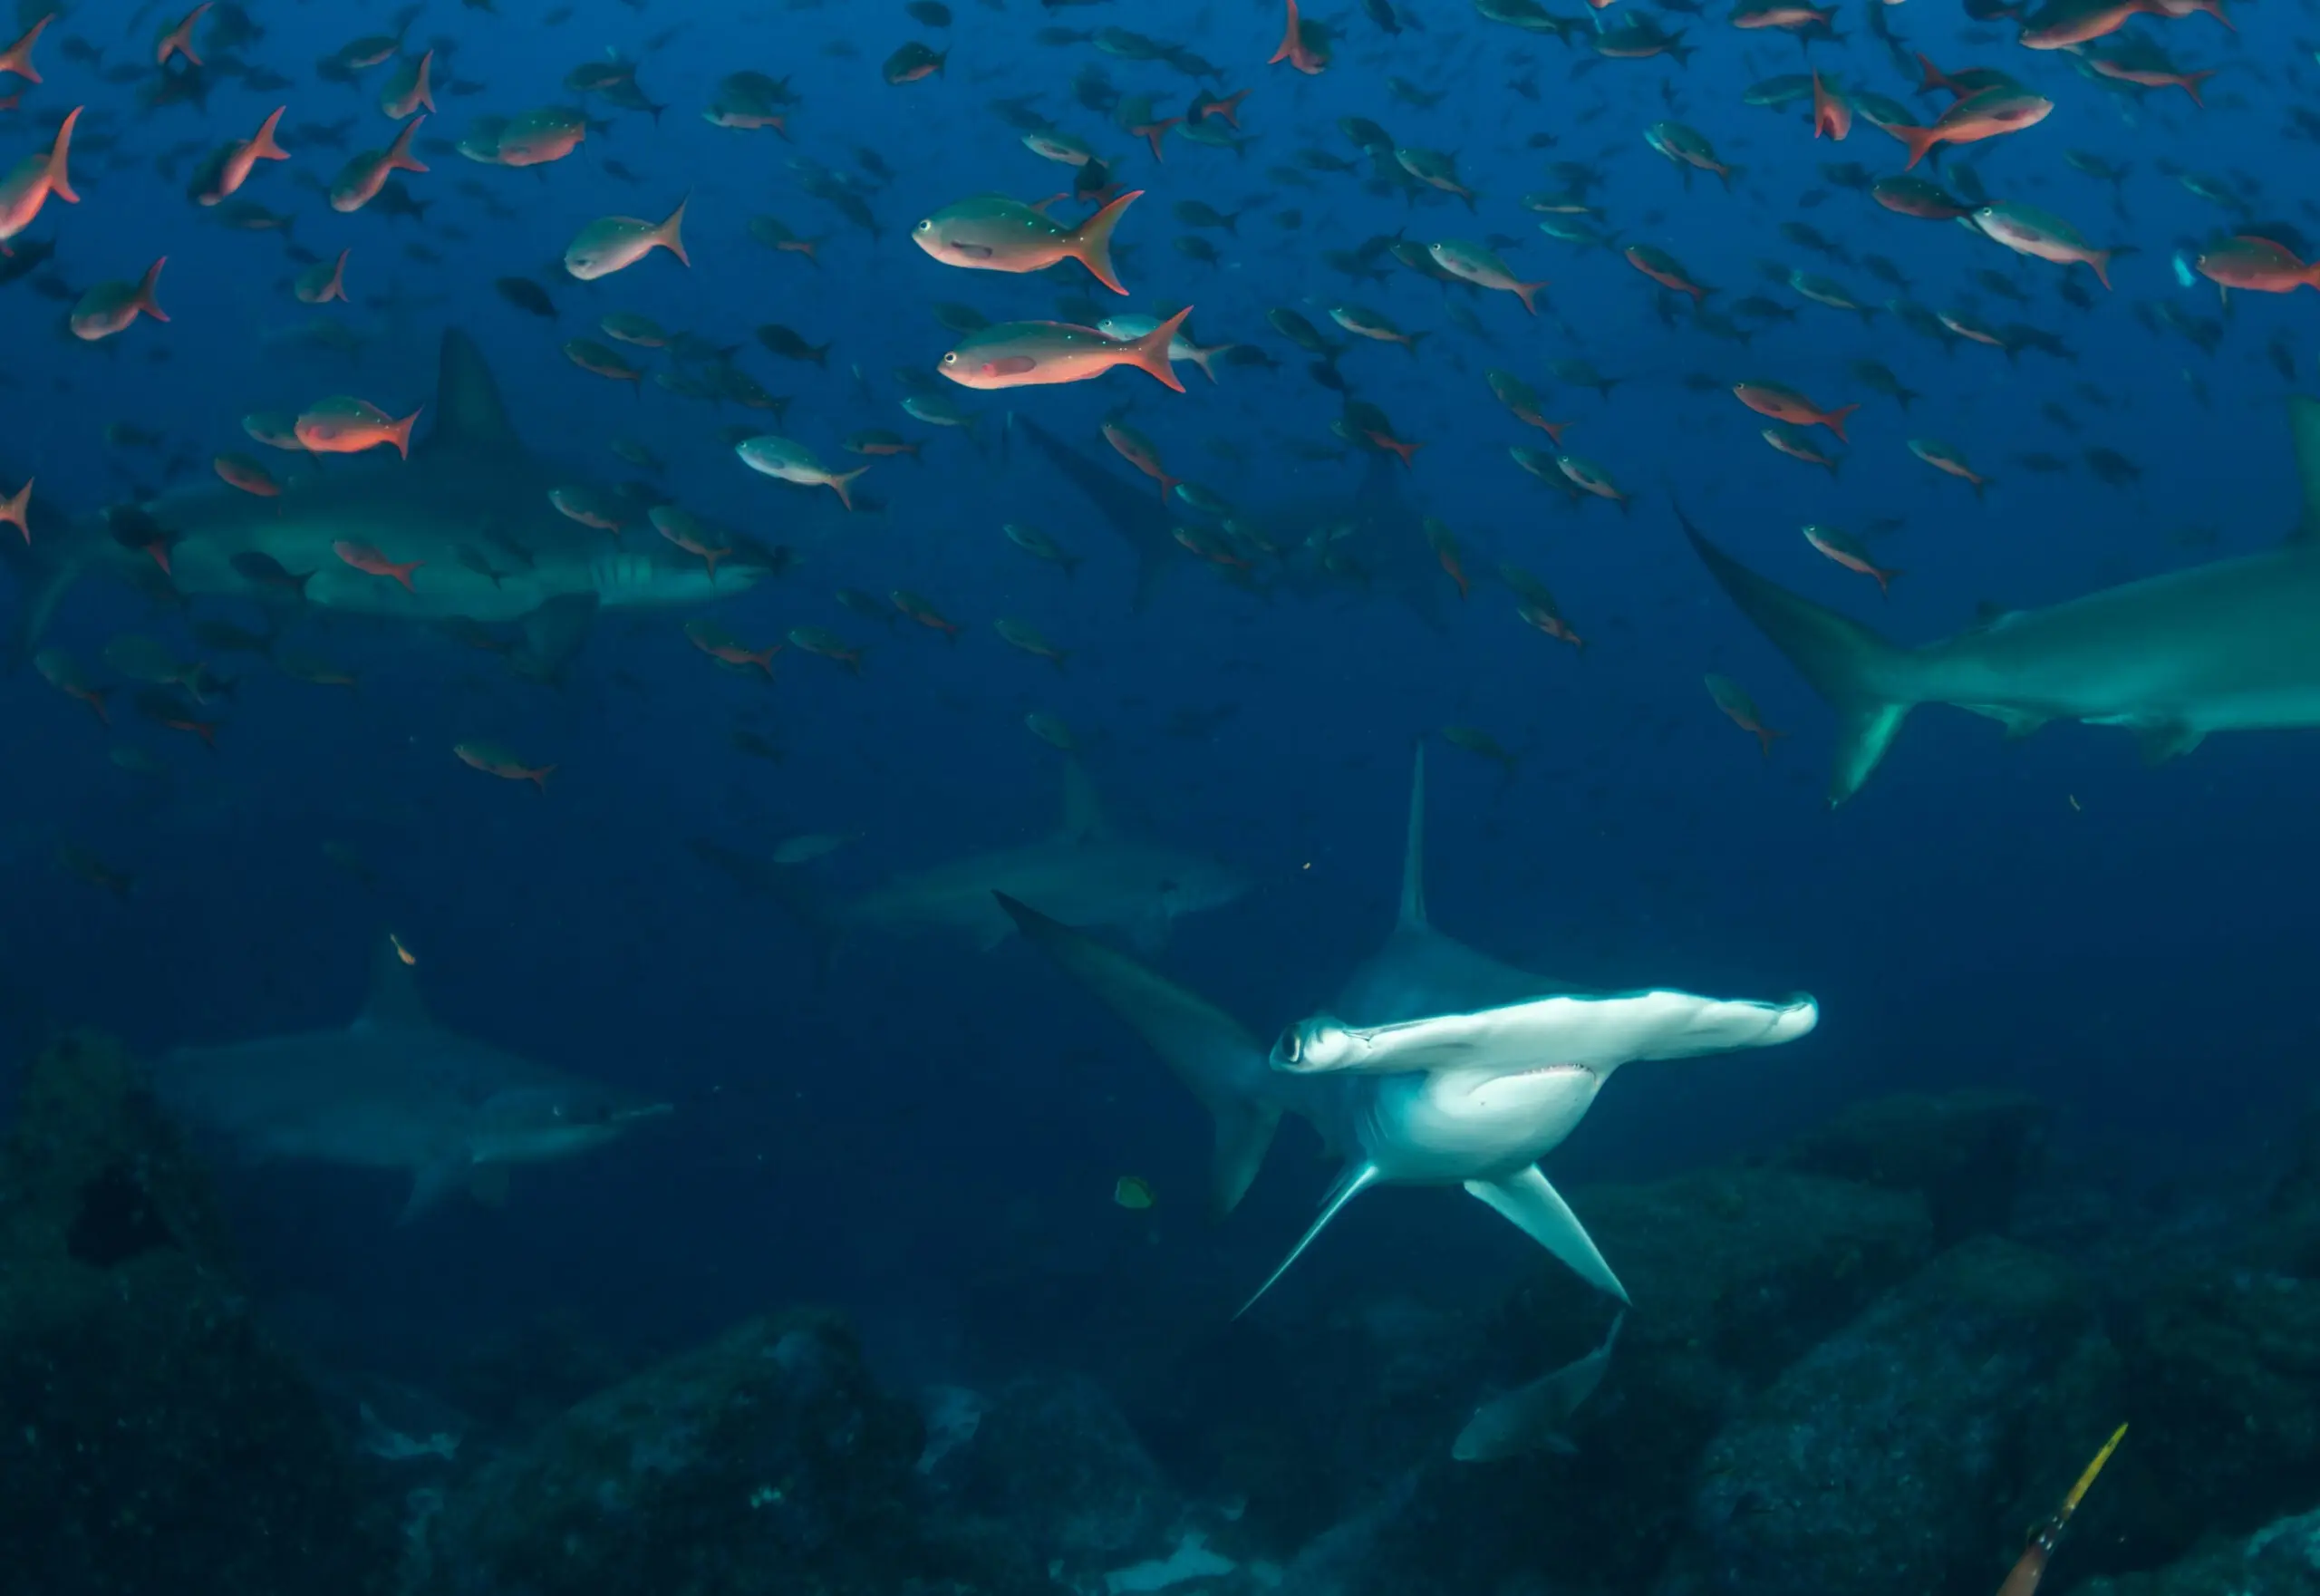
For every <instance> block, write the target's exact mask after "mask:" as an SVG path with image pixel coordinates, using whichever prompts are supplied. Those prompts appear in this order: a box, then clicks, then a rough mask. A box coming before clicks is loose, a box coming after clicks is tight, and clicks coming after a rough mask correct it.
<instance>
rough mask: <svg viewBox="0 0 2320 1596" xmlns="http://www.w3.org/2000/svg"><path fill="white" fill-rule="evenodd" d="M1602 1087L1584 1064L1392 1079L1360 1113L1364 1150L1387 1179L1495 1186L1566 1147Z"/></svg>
mask: <svg viewBox="0 0 2320 1596" xmlns="http://www.w3.org/2000/svg"><path fill="white" fill-rule="evenodd" d="M1602 1086H1603V1078H1602V1077H1601V1076H1600V1075H1599V1074H1597V1073H1596V1072H1595V1071H1594V1070H1592V1069H1588V1068H1587V1067H1586V1066H1584V1065H1579V1064H1553V1065H1542V1066H1541V1067H1540V1068H1539V1069H1533V1070H1531V1071H1529V1072H1527V1073H1524V1074H1519V1075H1508V1074H1505V1073H1503V1072H1502V1071H1499V1070H1477V1071H1472V1072H1460V1071H1445V1072H1438V1073H1429V1074H1424V1075H1397V1076H1389V1077H1386V1078H1384V1079H1380V1080H1379V1081H1378V1082H1377V1088H1376V1090H1375V1091H1374V1092H1372V1093H1371V1094H1370V1095H1369V1098H1368V1103H1367V1104H1366V1105H1365V1106H1364V1108H1363V1109H1362V1112H1361V1118H1360V1128H1359V1132H1358V1134H1359V1137H1360V1141H1361V1146H1362V1151H1363V1152H1364V1153H1366V1154H1367V1155H1368V1161H1369V1164H1370V1166H1372V1167H1373V1168H1375V1169H1376V1170H1377V1178H1378V1179H1380V1180H1384V1181H1390V1182H1395V1183H1397V1184H1404V1185H1456V1184H1459V1183H1462V1182H1464V1181H1469V1180H1496V1179H1499V1178H1501V1177H1503V1176H1504V1175H1510V1174H1512V1173H1513V1172H1514V1171H1516V1170H1519V1169H1522V1168H1523V1167H1524V1166H1528V1165H1530V1164H1532V1163H1535V1162H1536V1161H1537V1160H1539V1159H1540V1158H1542V1157H1543V1156H1545V1155H1547V1154H1548V1153H1551V1152H1552V1151H1553V1150H1554V1149H1555V1148H1556V1147H1559V1146H1561V1145H1562V1142H1563V1139H1564V1138H1565V1137H1568V1136H1570V1135H1571V1132H1572V1131H1574V1130H1576V1129H1577V1128H1578V1127H1579V1122H1580V1120H1581V1119H1584V1118H1585V1117H1587V1110H1588V1109H1589V1108H1591V1107H1593V1105H1594V1102H1595V1094H1596V1093H1597V1092H1599V1091H1600V1090H1601V1089H1602Z"/></svg>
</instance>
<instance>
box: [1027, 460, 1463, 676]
mask: <svg viewBox="0 0 2320 1596" xmlns="http://www.w3.org/2000/svg"><path fill="white" fill-rule="evenodd" d="M1011 428H1012V430H1017V431H1020V432H1021V433H1022V434H1023V435H1024V436H1025V437H1027V438H1029V440H1031V442H1032V443H1033V444H1034V445H1035V446H1036V447H1037V448H1038V449H1039V452H1040V453H1041V454H1042V455H1044V456H1045V457H1046V458H1047V459H1048V461H1049V463H1050V464H1051V465H1053V466H1054V467H1055V469H1057V471H1058V473H1060V474H1061V476H1062V477H1063V479H1065V480H1066V481H1068V482H1069V483H1070V484H1071V485H1072V486H1073V487H1075V488H1078V489H1079V491H1080V492H1081V493H1082V494H1084V495H1086V496H1087V499H1088V501H1089V502H1090V503H1092V504H1094V505H1095V507H1096V508H1097V511H1098V512H1099V513H1100V515H1101V517H1102V518H1103V522H1104V525H1106V526H1107V527H1110V528H1111V529H1112V531H1113V532H1114V533H1115V534H1116V536H1117V537H1118V538H1119V539H1120V541H1121V543H1122V544H1123V545H1125V546H1126V548H1127V550H1128V552H1129V554H1130V555H1131V556H1133V557H1134V558H1135V560H1136V586H1135V589H1134V595H1133V599H1132V604H1133V607H1134V608H1135V609H1136V611H1138V612H1139V613H1140V612H1141V611H1142V610H1143V609H1144V608H1145V605H1147V604H1149V603H1150V602H1151V598H1152V595H1153V593H1154V591H1155V589H1156V588H1157V586H1158V585H1159V582H1160V578H1161V577H1162V576H1164V575H1165V574H1166V573H1167V572H1168V571H1169V570H1171V569H1173V568H1174V567H1175V566H1179V565H1191V564H1197V563H1198V562H1197V560H1196V559H1195V556H1193V555H1191V554H1190V553H1188V552H1186V550H1185V549H1184V548H1183V547H1180V546H1179V545H1178V543H1177V541H1176V536H1175V530H1174V529H1175V528H1176V527H1178V526H1181V525H1183V524H1184V523H1185V522H1187V521H1190V520H1195V519H1197V518H1198V517H1194V515H1193V514H1192V512H1191V511H1189V510H1188V509H1185V508H1182V507H1180V506H1178V505H1176V504H1175V503H1174V500H1172V499H1166V498H1161V497H1160V496H1159V495H1157V494H1155V492H1153V490H1152V487H1151V484H1149V483H1148V482H1145V481H1143V480H1140V479H1131V478H1129V477H1127V476H1126V475H1124V474H1122V473H1121V472H1120V471H1118V470H1116V469H1114V468H1113V467H1112V466H1107V465H1106V464H1104V463H1102V462H1101V461H1099V460H1097V459H1094V458H1093V457H1091V456H1090V455H1089V454H1088V453H1087V452H1085V451H1083V450H1079V449H1078V448H1076V447H1074V446H1073V445H1071V444H1069V443H1067V442H1065V441H1064V440H1062V439H1060V438H1058V437H1057V436H1056V435H1055V434H1054V433H1052V432H1050V431H1049V430H1047V429H1046V428H1044V427H1042V426H1040V425H1039V423H1038V422H1037V421H1032V420H1030V419H1029V417H1026V416H1017V417H1015V418H1013V420H1012V421H1011ZM1402 476H1403V468H1402V467H1401V466H1399V465H1397V464H1396V463H1395V461H1394V459H1393V457H1392V456H1391V455H1388V454H1386V453H1385V452H1383V451H1382V450H1368V452H1367V454H1366V456H1365V458H1364V461H1363V466H1362V476H1361V484H1360V486H1359V487H1358V488H1357V489H1356V490H1355V491H1354V492H1353V493H1352V494H1350V495H1346V494H1333V495H1332V494H1323V495H1315V496H1312V497H1310V498H1305V499H1302V500H1299V501H1295V502H1290V503H1285V504H1282V505H1279V506H1271V507H1268V508H1265V509H1263V510H1261V511H1260V512H1259V516H1258V518H1259V519H1260V520H1261V522H1262V523H1263V524H1264V525H1265V526H1267V527H1270V528H1272V529H1273V530H1274V531H1275V532H1277V533H1278V535H1280V536H1281V537H1284V538H1290V539H1292V540H1293V541H1294V542H1296V543H1297V544H1299V545H1300V546H1303V545H1307V544H1309V543H1310V540H1311V539H1312V537H1313V536H1314V535H1315V534H1317V533H1326V535H1327V536H1326V537H1324V538H1323V539H1322V541H1323V542H1325V543H1327V545H1328V546H1329V548H1330V549H1331V550H1332V551H1333V552H1334V555H1335V557H1336V558H1337V559H1338V560H1339V561H1340V562H1351V564H1349V565H1348V566H1347V567H1346V568H1347V569H1348V570H1352V569H1356V568H1358V571H1359V572H1360V576H1359V578H1358V579H1356V578H1353V577H1350V576H1348V577H1335V576H1330V575H1329V573H1327V572H1325V571H1323V570H1321V569H1320V568H1319V566H1318V565H1310V562H1311V561H1315V560H1318V558H1319V555H1318V554H1315V553H1309V552H1308V550H1307V549H1306V548H1305V547H1299V548H1296V549H1293V550H1292V551H1291V556H1290V557H1291V558H1292V560H1297V561H1306V562H1309V564H1308V565H1299V566H1294V567H1288V568H1277V567H1272V566H1268V567H1267V568H1266V570H1265V571H1264V574H1263V576H1262V577H1261V579H1258V580H1252V581H1250V582H1248V583H1245V584H1244V585H1248V586H1250V587H1252V589H1253V590H1255V591H1257V592H1259V593H1263V594H1270V593H1272V592H1274V591H1276V590H1281V591H1286V592H1290V593H1293V594H1295V595H1298V596H1300V597H1304V598H1314V597H1319V596H1321V595H1325V594H1331V593H1339V594H1342V593H1356V594H1358V593H1359V592H1361V591H1362V590H1363V589H1364V588H1368V589H1371V590H1374V591H1377V592H1380V593H1383V594H1385V595H1387V596H1389V597H1391V598H1392V599H1394V600H1395V601H1396V602H1397V603H1398V604H1400V605H1403V606H1404V607H1405V608H1406V609H1407V610H1408V611H1409V612H1410V614H1412V615H1414V616H1415V617H1416V619H1417V620H1418V622H1419V624H1422V625H1424V626H1425V627H1426V628H1427V630H1429V631H1433V632H1440V631H1442V630H1444V629H1445V624H1446V623H1445V619H1444V615H1443V604H1442V597H1443V593H1444V590H1445V587H1446V586H1447V585H1448V578H1447V577H1445V576H1444V575H1443V572H1442V568H1441V566H1439V565H1438V564H1437V563H1436V561H1435V555H1434V552H1433V550H1432V548H1431V547H1430V546H1429V545H1428V544H1427V542H1426V530H1425V519H1424V517H1421V516H1420V515H1419V514H1418V513H1417V511H1416V509H1415V508H1412V507H1411V505H1410V502H1409V500H1408V498H1406V496H1405V495H1404V493H1403V491H1402Z"/></svg>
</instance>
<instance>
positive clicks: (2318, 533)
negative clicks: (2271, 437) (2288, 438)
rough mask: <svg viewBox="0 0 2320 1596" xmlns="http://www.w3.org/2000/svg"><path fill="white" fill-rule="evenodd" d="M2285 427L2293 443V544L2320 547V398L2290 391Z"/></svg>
mask: <svg viewBox="0 0 2320 1596" xmlns="http://www.w3.org/2000/svg"><path fill="white" fill-rule="evenodd" d="M2287 424H2288V430H2289V431H2290V433H2291V434H2293V437H2294V441H2295V444H2296V487H2297V488H2298V490H2299V498H2298V502H2299V505H2300V507H2301V514H2300V515H2299V517H2298V518H2297V520H2296V530H2295V531H2294V532H2291V533H2290V534H2288V539H2289V541H2290V542H2293V543H2306V544H2311V545H2314V546H2315V547H2320V399H2308V398H2306V397H2305V396H2304V395H2303V394H2301V393H2297V394H2292V395H2290V396H2289V398H2288V401H2287Z"/></svg>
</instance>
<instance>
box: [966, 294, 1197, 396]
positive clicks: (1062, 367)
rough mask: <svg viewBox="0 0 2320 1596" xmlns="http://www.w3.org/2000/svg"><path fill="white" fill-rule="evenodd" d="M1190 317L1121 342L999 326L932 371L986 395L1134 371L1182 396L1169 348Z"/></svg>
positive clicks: (1046, 328) (1084, 333)
mask: <svg viewBox="0 0 2320 1596" xmlns="http://www.w3.org/2000/svg"><path fill="white" fill-rule="evenodd" d="M1191 314H1193V307H1192V306H1191V305H1186V306H1184V309H1182V310H1180V311H1178V312H1177V313H1176V314H1174V315H1173V316H1170V317H1169V318H1168V319H1167V320H1166V321H1165V322H1163V323H1161V324H1159V325H1158V326H1156V327H1155V328H1154V329H1153V330H1152V331H1151V332H1149V333H1146V334H1144V335H1143V336H1141V337H1138V338H1124V339H1114V338H1107V337H1105V336H1104V334H1101V333H1099V332H1097V330H1096V329H1095V328H1093V327H1082V326H1079V325H1078V324H1074V323H1071V322H997V323H994V324H991V325H990V326H988V327H984V328H981V329H980V330H979V331H976V332H973V333H970V334H967V336H966V337H964V338H962V339H961V340H960V341H959V343H958V346H957V347H956V348H954V349H952V350H951V351H950V353H947V354H945V355H943V357H942V364H941V365H940V366H938V367H937V368H936V370H938V371H940V372H942V374H943V375H944V376H946V377H948V378H950V379H951V381H952V382H956V383H958V384H959V385H960V386H961V387H962V388H972V389H976V390H978V391H989V390H993V389H1000V388H1024V387H1031V386H1035V385H1045V384H1049V383H1057V382H1088V381H1090V380H1091V379H1093V378H1097V377H1100V376H1102V375H1103V374H1104V373H1105V372H1108V371H1110V370H1111V369H1112V368H1113V367H1115V366H1134V367H1135V368H1136V370H1137V371H1140V372H1144V373H1145V375H1146V376H1148V377H1150V378H1152V379H1153V380H1154V381H1155V382H1158V383H1160V384H1161V385H1162V386H1164V387H1167V388H1172V389H1174V390H1175V391H1176V392H1178V393H1182V392H1184V382H1182V381H1181V380H1180V379H1178V377H1177V376H1176V372H1175V369H1174V367H1173V366H1171V365H1170V364H1169V363H1168V346H1169V344H1170V343H1172V342H1174V339H1175V336H1176V334H1177V332H1178V330H1179V329H1181V328H1182V327H1183V326H1184V321H1185V319H1186V318H1187V317H1189V316H1190V315H1191Z"/></svg>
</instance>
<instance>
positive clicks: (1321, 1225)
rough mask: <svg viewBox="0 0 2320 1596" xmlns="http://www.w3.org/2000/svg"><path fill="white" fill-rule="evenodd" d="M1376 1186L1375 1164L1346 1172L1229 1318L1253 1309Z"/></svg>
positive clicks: (1237, 1316) (1360, 1166)
mask: <svg viewBox="0 0 2320 1596" xmlns="http://www.w3.org/2000/svg"><path fill="white" fill-rule="evenodd" d="M1374 1185H1377V1166H1376V1165H1375V1164H1366V1163H1365V1164H1357V1165H1355V1166H1353V1167H1352V1168H1350V1169H1348V1170H1347V1171H1346V1172H1345V1175H1344V1176H1343V1177H1342V1178H1340V1179H1339V1182H1338V1184H1337V1185H1336V1187H1335V1188H1334V1189H1333V1190H1331V1192H1330V1193H1329V1196H1328V1198H1327V1199H1325V1200H1324V1201H1323V1202H1322V1204H1321V1212H1320V1215H1319V1218H1317V1219H1315V1220H1314V1221H1313V1223H1312V1225H1311V1226H1310V1228H1309V1229H1308V1230H1307V1231H1306V1232H1305V1233H1304V1234H1303V1235H1301V1236H1300V1237H1299V1238H1298V1240H1297V1244H1296V1245H1295V1246H1293V1247H1291V1248H1290V1250H1289V1256H1288V1257H1286V1258H1284V1259H1282V1260H1281V1266H1280V1267H1279V1268H1277V1269H1275V1270H1274V1271H1273V1272H1271V1274H1269V1275H1267V1276H1265V1283H1264V1284H1262V1285H1261V1286H1259V1287H1258V1288H1257V1289H1256V1291H1254V1292H1253V1293H1252V1295H1251V1296H1250V1298H1249V1300H1248V1301H1245V1302H1243V1303H1242V1304H1241V1307H1240V1311H1238V1312H1236V1313H1234V1314H1233V1315H1232V1317H1233V1318H1235V1319H1238V1318H1240V1317H1241V1315H1242V1314H1243V1313H1246V1312H1248V1311H1249V1310H1250V1309H1252V1308H1254V1307H1255V1306H1256V1305H1257V1301H1258V1299H1259V1298H1261V1297H1262V1296H1263V1295H1264V1294H1265V1293H1266V1292H1267V1291H1271V1290H1272V1288H1273V1282H1276V1281H1278V1280H1280V1279H1281V1276H1282V1275H1284V1274H1287V1273H1288V1272H1289V1266H1290V1264H1292V1263H1294V1262H1297V1260H1298V1259H1300V1257H1302V1256H1304V1253H1305V1249H1306V1248H1308V1247H1310V1246H1311V1245H1312V1244H1313V1238H1314V1237H1315V1236H1318V1235H1319V1234H1320V1233H1322V1232H1323V1231H1324V1230H1327V1229H1328V1228H1329V1221H1330V1220H1332V1219H1335V1218H1336V1217H1337V1216H1338V1210H1339V1209H1340V1208H1342V1207H1344V1206H1345V1205H1346V1204H1348V1203H1350V1202H1352V1201H1353V1200H1354V1198H1356V1197H1358V1196H1359V1195H1361V1194H1362V1193H1364V1192H1366V1191H1368V1189H1369V1188H1370V1187H1371V1186H1374Z"/></svg>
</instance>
